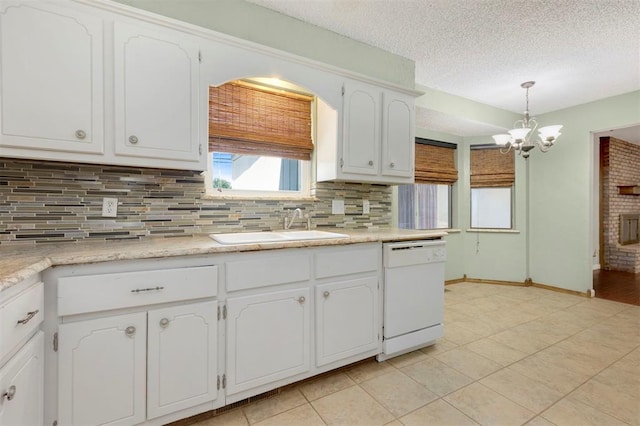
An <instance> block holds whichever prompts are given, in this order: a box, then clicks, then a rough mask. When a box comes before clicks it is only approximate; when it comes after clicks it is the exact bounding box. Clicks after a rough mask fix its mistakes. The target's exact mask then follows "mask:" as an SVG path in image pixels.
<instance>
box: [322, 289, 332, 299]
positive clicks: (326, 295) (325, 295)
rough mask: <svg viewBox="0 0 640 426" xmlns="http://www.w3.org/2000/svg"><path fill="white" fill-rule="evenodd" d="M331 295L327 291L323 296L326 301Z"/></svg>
mask: <svg viewBox="0 0 640 426" xmlns="http://www.w3.org/2000/svg"><path fill="white" fill-rule="evenodd" d="M329 294H331V293H329V292H328V291H325V292H324V293H322V295H323V296H324V298H325V299H326V298H327V297H329Z"/></svg>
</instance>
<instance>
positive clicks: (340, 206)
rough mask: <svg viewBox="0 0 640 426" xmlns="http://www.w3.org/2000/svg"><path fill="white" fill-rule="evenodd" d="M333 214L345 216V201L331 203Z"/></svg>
mask: <svg viewBox="0 0 640 426" xmlns="http://www.w3.org/2000/svg"><path fill="white" fill-rule="evenodd" d="M331 214H344V200H332V201H331Z"/></svg>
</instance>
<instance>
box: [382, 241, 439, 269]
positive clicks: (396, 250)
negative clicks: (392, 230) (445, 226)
mask: <svg viewBox="0 0 640 426" xmlns="http://www.w3.org/2000/svg"><path fill="white" fill-rule="evenodd" d="M445 244H446V241H444V240H420V241H405V242H399V243H386V244H384V246H383V247H384V256H383V258H384V267H385V268H397V267H400V266H409V265H419V264H423V263H431V262H445V261H446V260H447V250H446V248H445Z"/></svg>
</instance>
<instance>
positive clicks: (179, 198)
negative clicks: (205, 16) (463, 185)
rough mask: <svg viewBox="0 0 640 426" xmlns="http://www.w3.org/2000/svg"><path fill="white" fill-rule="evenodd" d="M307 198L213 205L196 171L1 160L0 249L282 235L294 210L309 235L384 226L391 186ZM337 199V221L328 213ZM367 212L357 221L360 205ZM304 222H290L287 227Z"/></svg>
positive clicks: (346, 187)
mask: <svg viewBox="0 0 640 426" xmlns="http://www.w3.org/2000/svg"><path fill="white" fill-rule="evenodd" d="M312 195H313V196H314V197H313V199H305V200H300V201H298V200H269V199H255V200H252V199H242V200H240V199H212V198H205V197H204V182H203V177H202V176H201V175H200V173H198V172H194V171H181V170H165V169H138V168H132V167H117V166H101V165H87V164H71V163H56V162H45V161H27V160H13V159H5V158H0V245H2V246H5V245H9V244H11V245H15V244H27V245H28V244H32V245H33V244H40V243H50V242H54V243H60V242H69V243H73V242H76V241H87V240H123V239H140V238H144V237H147V236H165V237H171V236H184V235H193V234H203V233H213V232H238V231H261V230H275V229H282V225H283V217H284V216H285V214H286V213H288V212H289V211H290V210H291V209H295V208H301V209H302V210H303V212H304V213H305V214H307V213H308V214H309V215H310V216H311V224H312V227H314V228H325V227H342V228H347V229H366V228H384V227H389V226H390V225H391V187H389V186H385V185H372V184H358V183H340V182H319V183H316V184H314V186H313V188H312ZM104 197H111V198H117V199H118V216H117V217H115V218H108V217H102V199H103V198H104ZM333 199H342V200H344V203H345V214H344V215H332V214H331V201H332V200H333ZM363 199H367V200H369V201H370V205H371V211H370V213H369V214H367V215H363V214H362V200H363ZM305 223H306V221H300V222H298V221H296V224H295V225H294V227H299V226H302V225H304V224H305Z"/></svg>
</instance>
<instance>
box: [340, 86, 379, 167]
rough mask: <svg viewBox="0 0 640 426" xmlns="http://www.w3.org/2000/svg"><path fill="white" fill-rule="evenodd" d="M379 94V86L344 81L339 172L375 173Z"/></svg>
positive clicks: (377, 161) (377, 145)
mask: <svg viewBox="0 0 640 426" xmlns="http://www.w3.org/2000/svg"><path fill="white" fill-rule="evenodd" d="M381 96H382V95H381V92H380V90H379V89H376V88H374V87H371V86H367V85H364V84H359V83H356V82H350V83H349V84H348V85H345V92H344V134H343V140H342V160H343V162H342V172H343V173H357V174H364V175H377V174H378V170H379V167H380V165H379V164H378V163H379V152H380V98H381Z"/></svg>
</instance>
